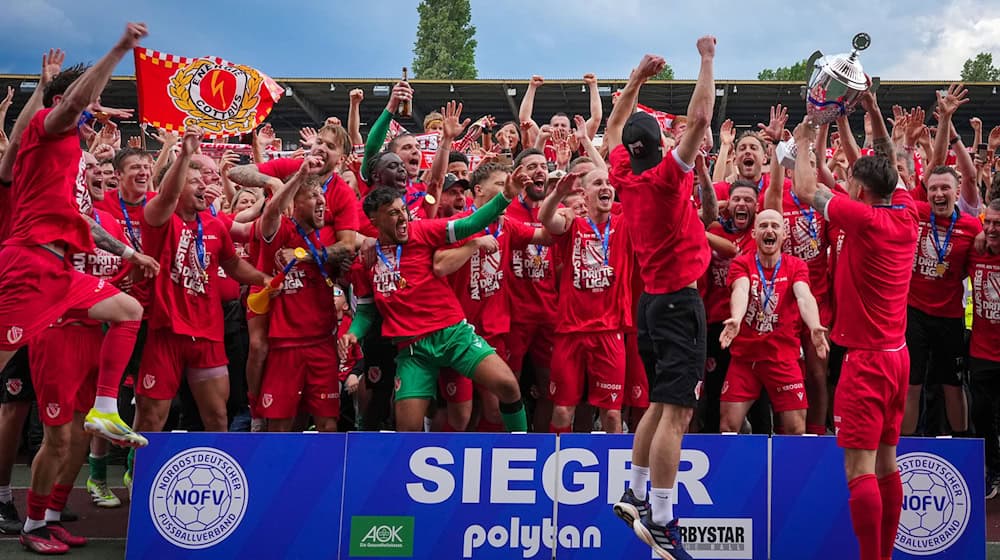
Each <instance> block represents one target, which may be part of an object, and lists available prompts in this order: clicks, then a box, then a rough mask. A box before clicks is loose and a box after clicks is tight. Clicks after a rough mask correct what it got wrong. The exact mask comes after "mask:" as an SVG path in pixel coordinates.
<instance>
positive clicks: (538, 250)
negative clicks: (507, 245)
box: [517, 194, 542, 260]
mask: <svg viewBox="0 0 1000 560" xmlns="http://www.w3.org/2000/svg"><path fill="white" fill-rule="evenodd" d="M517 201H518V202H520V203H521V206H523V207H524V210H525V211H526V212H527V213H528V217H529V218H531V219H532V220H534V219H535V213H534V209H533V208H532V207H531V206H528V203H527V202H525V201H524V195H523V194H521V195H518V196H517ZM528 247H532V245H529V246H528ZM534 247H535V254H534V255H532V256H533V257H535V259H539V260H540V259H541V258H542V246H541V245H534ZM528 252H529V253H531V251H528Z"/></svg>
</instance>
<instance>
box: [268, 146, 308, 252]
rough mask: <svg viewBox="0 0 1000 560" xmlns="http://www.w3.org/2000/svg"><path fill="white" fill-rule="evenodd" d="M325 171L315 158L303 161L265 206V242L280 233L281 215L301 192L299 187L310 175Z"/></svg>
mask: <svg viewBox="0 0 1000 560" xmlns="http://www.w3.org/2000/svg"><path fill="white" fill-rule="evenodd" d="M322 169H323V162H322V161H320V159H319V158H317V157H315V156H306V158H305V159H304V160H302V166H301V167H299V170H298V171H296V172H295V175H292V177H291V178H290V179H289V180H288V182H287V183H285V184H284V185H282V187H281V188H280V189H278V191H277V192H276V193H275V194H274V196H272V197H271V200H270V201H268V203H267V204H265V205H264V213H263V214H261V216H260V236H261V238H262V239H264V240H265V241H270V240H273V239H274V234H276V233H278V227H279V226H280V225H281V214H282V212H284V211H285V209H286V208H288V207H290V206H291V205H292V202H293V201H294V200H295V195H296V194H297V193H298V192H299V187H301V186H302V185H303V183H305V179H306V177H307V176H308V175H311V174H316V173H319V172H320V171H321V170H322Z"/></svg>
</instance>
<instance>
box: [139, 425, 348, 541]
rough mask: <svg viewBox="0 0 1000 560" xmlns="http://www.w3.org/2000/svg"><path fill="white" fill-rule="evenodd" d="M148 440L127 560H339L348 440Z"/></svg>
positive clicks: (155, 436)
mask: <svg viewBox="0 0 1000 560" xmlns="http://www.w3.org/2000/svg"><path fill="white" fill-rule="evenodd" d="M145 435H146V436H147V437H148V438H149V446H147V447H144V448H142V449H140V450H139V451H138V452H137V453H136V458H135V480H134V484H133V487H132V504H131V511H130V512H129V526H128V541H127V544H126V549H125V556H126V558H130V559H131V558H303V559H305V558H337V549H336V546H335V545H336V543H337V542H338V541H339V534H338V531H339V527H338V520H339V519H340V508H341V503H342V490H343V485H344V448H345V444H346V441H345V440H346V435H345V434H219V433H184V434H180V433H162V434H160V433H150V434H145Z"/></svg>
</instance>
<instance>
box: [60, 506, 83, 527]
mask: <svg viewBox="0 0 1000 560" xmlns="http://www.w3.org/2000/svg"><path fill="white" fill-rule="evenodd" d="M79 520H80V516H79V514H77V513H76V512H75V511H73V510H71V509H69V507H68V506H64V507H63V510H62V512H61V513H60V514H59V521H62V522H63V523H72V522H73V521H79Z"/></svg>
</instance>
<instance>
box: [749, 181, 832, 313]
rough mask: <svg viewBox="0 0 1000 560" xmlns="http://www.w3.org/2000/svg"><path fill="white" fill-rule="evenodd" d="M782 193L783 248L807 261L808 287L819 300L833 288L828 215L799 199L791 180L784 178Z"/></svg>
mask: <svg viewBox="0 0 1000 560" xmlns="http://www.w3.org/2000/svg"><path fill="white" fill-rule="evenodd" d="M782 197H783V198H782V201H781V215H782V217H783V218H784V221H785V243H784V244H783V245H782V246H781V251H782V252H783V253H785V254H788V255H793V256H796V257H798V258H800V259H802V260H804V261H806V264H807V265H808V266H809V287H810V288H811V289H812V293H813V295H814V296H816V299H817V300H819V301H824V300H825V299H826V297H825V296H826V295H827V292H829V290H830V283H829V271H828V270H827V267H828V266H829V264H830V263H829V261H828V257H827V248H828V247H829V245H830V244H829V239H828V235H829V232H828V231H827V230H828V227H827V223H826V219H825V218H824V217H823V214H822V213H821V212H818V211H817V210H815V209H813V208H812V207H811V206H809V205H808V204H804V203H802V201H801V200H799V201H796V199H795V196H794V191H792V183H791V181H786V182H785V186H784V188H783V189H782ZM761 199H762V200H763V197H761Z"/></svg>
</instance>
